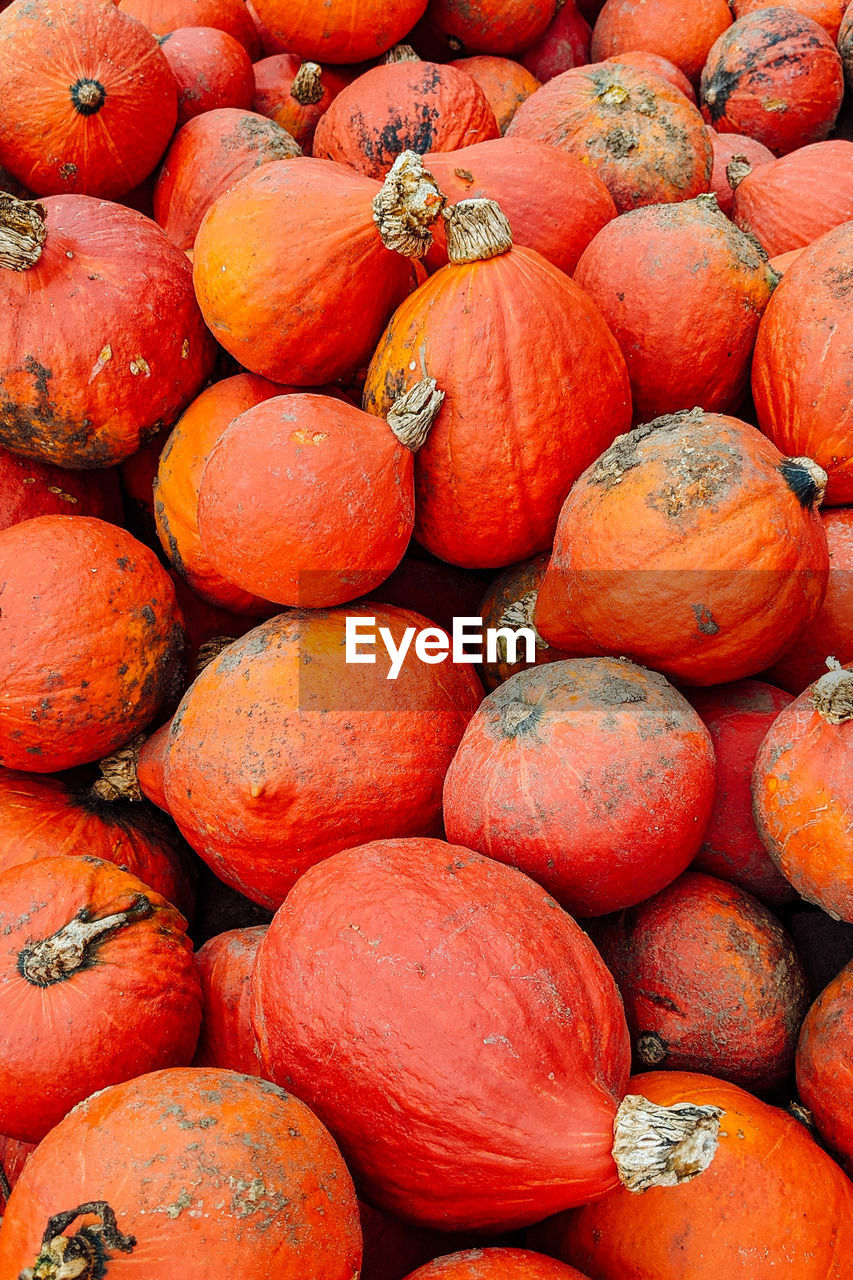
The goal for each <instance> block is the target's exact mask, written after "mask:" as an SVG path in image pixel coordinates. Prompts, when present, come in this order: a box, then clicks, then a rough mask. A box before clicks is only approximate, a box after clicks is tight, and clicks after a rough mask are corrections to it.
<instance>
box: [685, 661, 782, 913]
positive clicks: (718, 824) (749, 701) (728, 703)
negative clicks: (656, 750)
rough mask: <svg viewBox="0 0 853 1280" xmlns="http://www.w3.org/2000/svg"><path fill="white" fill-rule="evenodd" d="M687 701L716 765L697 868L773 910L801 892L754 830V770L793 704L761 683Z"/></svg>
mask: <svg viewBox="0 0 853 1280" xmlns="http://www.w3.org/2000/svg"><path fill="white" fill-rule="evenodd" d="M686 697H687V701H688V702H689V703H690V705H691V706H692V707H693V708H694V709H695V710H696V712H697V713H698V714H699V717H700V719H701V720H702V722H703V724H704V725H705V727H706V728H707V730H708V732H709V733H710V735H711V741H712V742H713V744H714V756H715V758H716V761H717V785H716V792H715V795H714V807H713V809H712V811H711V820H710V822H709V823H708V825H707V827H706V828H705V838H704V840H703V842H702V847H701V849H700V850H699V852H698V853H697V855H696V857H695V858H694V859H693V862H692V864H691V866H692V869H693V870H694V871H705V872H707V873H708V875H711V876H717V877H719V879H721V880H730V881H732V882H733V883H734V884H736V885H739V886H740V888H741V889H746V890H747V892H748V893H751V894H754V895H755V897H756V898H760V899H761V901H762V902H766V903H768V904H769V905H770V906H780V905H781V904H782V903H784V902H790V901H791V900H792V899H793V898H794V897H795V896H796V894H795V892H794V890H793V888H792V887H791V885H790V884H789V882H788V881H787V880H786V879H785V877H784V876H783V875H782V874H781V872H780V871H779V870H778V868H777V867H776V865H775V863H774V862H773V861H772V860H771V859H770V857H769V855H768V853H767V850H766V849H765V848H764V845H763V844H762V843H761V839H760V837H759V835H758V832H757V831H756V829H755V822H754V821H753V817H752V769H753V766H754V764H755V757H756V754H757V753H758V748H759V747H760V746H761V743H762V742H763V741H764V738H765V735H766V734H767V732H768V730H769V728H770V726H771V725H772V723H773V721H774V720H775V719H776V717H777V716H778V714H779V712H780V711H782V710H784V708H785V707H787V706H788V704H789V703H790V702H792V701H793V699H792V697H791V695H790V694H789V693H785V692H784V691H783V690H782V689H775V688H774V687H773V685H770V684H764V683H763V682H762V681H761V680H736V681H734V683H732V684H723V685H718V686H716V687H715V688H711V689H690V690H689V691H688V693H687V695H686Z"/></svg>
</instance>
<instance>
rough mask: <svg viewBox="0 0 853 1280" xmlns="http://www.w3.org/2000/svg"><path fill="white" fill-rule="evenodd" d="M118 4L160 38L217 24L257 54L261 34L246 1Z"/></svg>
mask: <svg viewBox="0 0 853 1280" xmlns="http://www.w3.org/2000/svg"><path fill="white" fill-rule="evenodd" d="M118 4H119V8H120V9H123V10H124V12H125V13H129V14H132V15H133V17H134V18H136V19H138V21H139V22H142V23H144V25H145V26H146V27H147V28H148V30H149V31H152V32H153V33H154V35H155V36H157V37H162V36H167V35H168V34H169V32H171V31H177V30H178V29H179V28H184V27H215V28H216V29H217V30H218V31H227V32H228V34H229V35H230V36H233V37H234V39H235V40H238V41H239V42H240V44H241V45H242V46H243V48H244V49H245V50H246V52H247V53H248V55H249V57H250V58H251V59H252V60H253V61H254V59H255V58H257V57H258V54H259V48H260V45H259V41H258V33H257V31H256V30H255V24H254V22H253V21H252V18H251V16H250V14H249V11H248V9H247V7H246V5H245V4H244V3H243V0H118Z"/></svg>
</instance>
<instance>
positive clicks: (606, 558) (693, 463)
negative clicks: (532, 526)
mask: <svg viewBox="0 0 853 1280" xmlns="http://www.w3.org/2000/svg"><path fill="white" fill-rule="evenodd" d="M825 474H826V473H825V472H823V471H821V469H820V467H817V466H815V464H814V463H813V462H811V461H810V460H809V459H808V458H793V459H792V458H785V457H783V456H782V454H780V453H779V451H778V449H776V448H775V447H774V446H773V445H772V444H771V443H770V441H769V440H766V439H764V437H763V436H761V435H760V434H759V433H758V432H757V431H755V430H754V428H753V427H750V426H747V424H746V423H744V422H740V421H738V419H736V418H729V417H725V416H724V415H721V414H706V413H704V412H703V411H702V410H701V409H695V410H692V411H690V412H689V413H675V414H672V415H671V416H669V417H664V418H658V419H656V420H655V421H654V422H651V423H647V424H646V425H645V426H642V427H638V428H637V429H636V430H635V431H632V432H631V433H630V434H629V435H626V436H621V437H620V438H619V439H618V440H617V441H616V442H615V443H614V444H613V445H612V446H611V448H610V449H608V450H607V452H606V453H604V454H602V456H601V457H600V458H599V459H598V461H597V462H596V463H595V464H594V465H593V466H592V467H590V468H588V470H587V471H586V472H585V473H584V475H583V476H581V478H580V479H579V480H578V481H577V483H576V484H575V486H574V488H573V489H572V492H571V493H570V494H569V497H568V498H567V499H566V502H565V503H564V504H563V509H562V511H561V512H560V521H559V524H558V527H557V534H556V538H555V541H554V554H553V556H552V558H551V563H550V565H549V567H548V572H547V573H546V575H545V581H544V582H543V584H542V589H541V590H540V592H539V598H538V601H537V605H536V613H535V622H536V626H537V628H538V630H539V632H540V634H541V635H542V637H543V638H544V639H545V640H547V641H548V643H549V644H553V645H556V647H557V648H560V649H566V650H567V651H570V652H575V653H577V652H581V653H583V652H586V653H595V652H599V653H612V654H614V655H619V656H621V655H623V654H624V655H626V656H628V657H631V658H633V659H634V660H635V661H637V662H641V663H644V664H645V665H647V666H651V667H654V668H655V669H656V670H658V671H662V672H664V674H665V675H670V676H672V677H674V678H676V679H679V680H683V681H684V682H685V683H687V684H697V685H712V684H721V683H724V682H726V681H729V680H739V679H741V678H742V677H743V676H749V675H753V674H755V672H757V671H761V670H763V669H764V668H765V667H767V666H769V665H770V663H771V662H774V661H775V660H776V658H777V657H779V656H780V655H781V654H782V653H784V652H785V650H786V649H787V648H788V647H789V646H790V644H791V643H792V642H793V641H794V640H795V639H796V637H797V636H798V635H799V633H800V632H801V631H804V630H805V628H806V627H807V626H808V624H809V623H810V622H811V621H812V619H813V618H814V617H815V615H816V614H817V611H818V610H819V608H820V606H821V604H822V603H823V597H824V594H825V592H826V583H827V578H828V575H829V553H828V551H827V546H826V535H825V533H824V531H823V525H822V524H821V520H820V516H819V514H818V505H819V503H820V499H821V496H822V493H823V486H824V484H825Z"/></svg>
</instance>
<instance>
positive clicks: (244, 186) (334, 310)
mask: <svg viewBox="0 0 853 1280" xmlns="http://www.w3.org/2000/svg"><path fill="white" fill-rule="evenodd" d="M400 65H404V64H400ZM457 74H461V73H457ZM336 101H337V100H336ZM324 118H325V117H324ZM374 202H375V203H374ZM441 204H442V200H441V196H440V195H439V193H438V192H437V190H436V188H435V184H434V183H433V182H432V180H431V179H430V178H429V176H428V175H426V174H425V173H424V171H423V168H422V165H421V162H420V157H418V156H416V155H414V153H412V152H404V153H403V154H402V156H401V157H400V159H399V160H398V161H397V162H396V166H395V168H394V169H393V170H392V172H391V173H390V174H389V175H388V178H387V179H386V181H385V183H384V184H383V185H382V186H380V185H379V183H378V182H374V181H373V180H372V179H370V178H367V177H365V176H364V175H363V174H360V173H354V172H352V171H351V170H349V169H345V168H344V167H343V166H341V165H337V164H333V163H331V162H330V161H328V160H313V159H312V160H307V159H306V160H300V162H299V164H291V163H290V162H289V161H288V162H285V161H280V162H279V163H277V164H267V165H264V166H263V167H262V168H261V169H258V170H256V171H255V172H254V173H250V174H247V176H246V177H245V178H243V179H241V181H240V182H238V183H237V184H236V186H234V187H232V188H231V189H230V190H229V191H226V192H224V194H223V195H221V196H220V197H219V199H218V200H217V201H216V202H215V204H214V205H213V206H212V207H211V208H210V209H208V211H207V214H206V215H205V218H204V221H203V222H202V224H201V227H200V228H199V232H198V235H197V236H196V240H195V249H194V254H193V277H194V280H195V287H196V293H197V295H198V300H199V305H200V306H201V310H202V314H203V315H204V318H205V320H206V321H207V323H208V325H209V326H210V328H211V330H212V331H213V334H214V336H215V337H217V338H218V339H219V340H220V341H221V343H222V345H223V346H224V347H225V349H226V351H228V352H230V354H231V355H232V356H234V357H235V359H237V360H239V361H240V362H241V364H243V365H244V366H245V367H246V368H247V369H250V370H251V372H252V373H259V374H262V375H263V376H264V377H265V378H272V379H274V380H275V381H276V382H288V383H293V384H294V385H296V386H300V387H312V386H313V387H316V386H319V385H321V384H322V383H324V382H331V381H334V380H335V379H338V378H343V377H346V376H348V375H351V374H353V373H354V372H355V371H356V370H357V369H359V368H360V367H362V366H363V365H365V364H366V363H367V361H368V360H369V359H370V355H371V352H372V351H373V349H374V347H375V346H376V343H377V342H378V340H379V337H380V335H381V333H382V330H383V328H384V327H385V324H386V323H387V321H388V317H389V316H390V315H391V313H392V312H393V310H394V308H395V307H396V306H397V305H398V304H399V303H400V302H401V301H402V300H403V298H404V297H405V296H406V294H407V293H408V292H409V290H410V288H411V280H412V275H411V267H410V264H409V259H408V257H406V256H405V255H406V253H410V254H411V256H413V257H421V256H423V254H424V253H425V252H426V250H427V248H428V247H429V243H430V234H429V224H430V223H432V222H434V221H435V219H436V217H437V216H438V215H439V213H440V211H441ZM374 208H375V209H376V216H377V219H378V223H377V222H374V216H373V209H374ZM307 209H310V210H311V216H310V217H306V210H307ZM389 246H391V247H389ZM394 246H398V247H399V249H400V252H395V249H394Z"/></svg>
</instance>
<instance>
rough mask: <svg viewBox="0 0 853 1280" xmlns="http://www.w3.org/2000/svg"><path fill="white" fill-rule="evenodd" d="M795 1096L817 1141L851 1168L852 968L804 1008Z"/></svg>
mask: <svg viewBox="0 0 853 1280" xmlns="http://www.w3.org/2000/svg"><path fill="white" fill-rule="evenodd" d="M797 1091H798V1092H799V1095H800V1097H801V1098H802V1100H803V1102H804V1103H805V1104H806V1106H807V1107H808V1109H809V1111H811V1113H812V1115H813V1116H814V1119H815V1124H816V1125H817V1128H818V1131H819V1133H820V1135H821V1137H822V1138H823V1139H824V1140H825V1141H826V1142H827V1143H828V1144H829V1145H830V1147H832V1148H834V1150H835V1151H837V1152H838V1154H839V1156H840V1157H841V1160H842V1161H843V1163H844V1165H845V1167H846V1168H847V1169H848V1170H851V1169H853V963H852V964H848V965H847V967H846V968H844V969H842V971H841V973H839V974H838V975H837V977H835V978H834V979H833V980H832V982H830V984H829V986H827V987H826V988H824V990H823V991H822V992H821V993H820V995H819V996H818V998H817V1000H815V1002H814V1004H813V1005H812V1007H811V1009H809V1012H808V1015H807V1017H806V1020H805V1022H804V1023H803V1029H802V1032H801V1033H800V1042H799V1044H798V1046H797Z"/></svg>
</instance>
